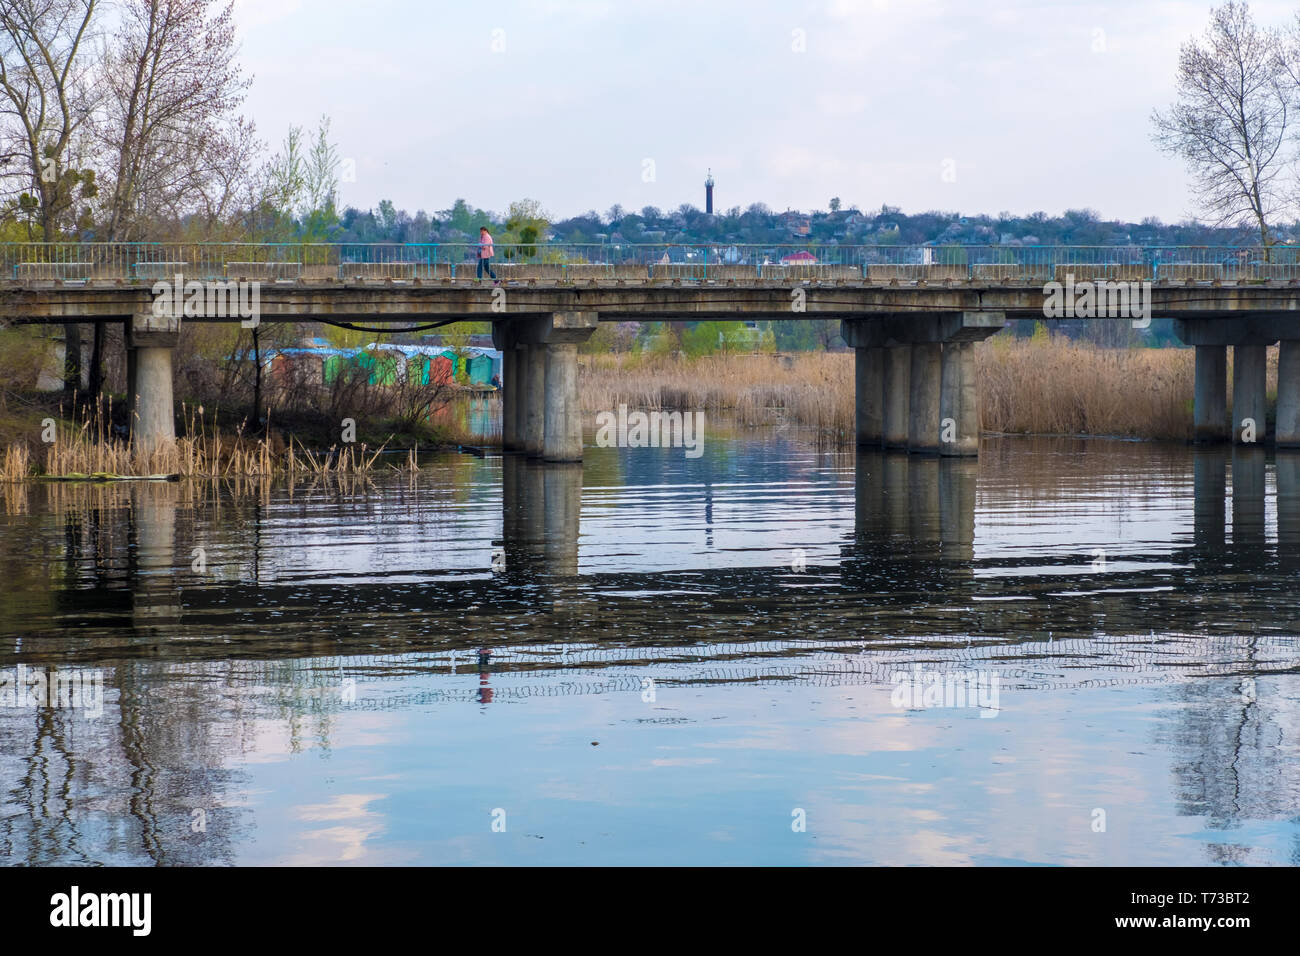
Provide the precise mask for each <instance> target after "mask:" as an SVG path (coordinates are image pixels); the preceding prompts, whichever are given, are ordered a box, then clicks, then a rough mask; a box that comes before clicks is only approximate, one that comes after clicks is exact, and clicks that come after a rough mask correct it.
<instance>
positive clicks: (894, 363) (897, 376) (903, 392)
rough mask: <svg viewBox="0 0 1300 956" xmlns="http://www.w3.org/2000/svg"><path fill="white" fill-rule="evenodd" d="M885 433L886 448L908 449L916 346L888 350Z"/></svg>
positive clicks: (886, 360)
mask: <svg viewBox="0 0 1300 956" xmlns="http://www.w3.org/2000/svg"><path fill="white" fill-rule="evenodd" d="M882 378H883V385H884V393H885V394H884V399H885V408H884V432H885V447H886V448H906V447H907V431H908V423H909V420H910V419H909V416H908V408H909V406H910V401H911V394H912V346H910V345H898V346H894V347H893V348H887V349H885V373H884V375H883V376H882Z"/></svg>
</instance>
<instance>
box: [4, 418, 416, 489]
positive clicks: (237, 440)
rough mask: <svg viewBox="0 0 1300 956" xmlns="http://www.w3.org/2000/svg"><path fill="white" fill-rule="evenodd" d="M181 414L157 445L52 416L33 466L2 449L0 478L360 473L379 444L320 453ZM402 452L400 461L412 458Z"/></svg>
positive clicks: (17, 447) (24, 450)
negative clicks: (173, 431) (179, 427)
mask: <svg viewBox="0 0 1300 956" xmlns="http://www.w3.org/2000/svg"><path fill="white" fill-rule="evenodd" d="M184 411H185V414H186V415H187V418H188V421H187V426H186V429H185V430H186V433H187V434H186V435H185V437H182V438H178V439H177V440H176V441H175V442H173V443H171V444H169V445H166V446H163V447H159V448H143V449H141V448H138V447H136V446H133V445H129V444H127V443H126V442H123V441H119V440H117V439H115V438H114V437H113V436H112V435H111V434H109V433H108V432H107V430H106V429H107V426H106V425H103V424H100V423H101V422H103V421H105V418H104V417H102V416H101V417H99V418H95V417H94V416H92V415H91V414H90V412H89V411H87V412H86V413H85V415H84V417H83V419H82V422H81V425H80V427H74V426H73V425H71V424H69V423H67V422H62V421H60V422H57V423H56V426H55V428H54V440H53V441H52V442H49V443H46V444H44V445H43V446H41V447H43V450H44V458H45V460H44V463H43V467H41V468H39V469H37V468H36V462H34V461H33V456H32V452H31V450H30V449H29V448H28V446H27V445H26V444H25V443H17V444H14V445H11V446H10V447H8V448H7V449H5V453H4V456H3V458H0V481H10V482H12V481H22V480H24V479H28V478H73V479H79V478H80V479H84V478H97V479H109V478H115V477H149V476H155V477H156V476H163V475H167V476H173V475H178V476H183V477H202V478H232V477H236V476H239V477H243V478H253V477H267V478H269V477H271V476H273V475H278V474H287V475H288V476H289V477H290V478H294V477H296V476H299V475H306V476H327V475H358V474H367V473H369V472H370V471H371V470H372V469H374V467H375V463H376V461H377V460H378V459H379V457H380V456H381V455H382V454H383V453H384V450H385V449H384V446H381V447H379V448H378V449H373V450H372V449H370V448H369V447H368V446H367V445H365V444H362V445H343V446H333V447H331V448H330V449H329V450H328V451H327V452H325V453H323V454H319V455H315V454H312V453H311V452H309V451H308V450H307V449H305V448H303V447H302V446H301V445H297V444H296V443H295V442H292V441H291V442H290V444H289V445H288V446H287V447H286V446H284V443H283V441H281V440H280V439H279V438H278V436H276V435H274V434H273V433H272V431H271V429H270V426H269V425H268V427H267V431H266V434H265V435H264V436H262V437H259V438H250V437H247V436H245V435H243V434H242V433H237V434H235V435H234V436H233V437H232V436H229V435H223V434H222V433H221V432H220V431H219V430H217V429H216V428H213V429H212V430H211V432H209V430H208V425H207V423H206V422H205V421H204V419H203V418H202V416H201V414H200V412H201V409H193V408H190V409H185V410H184ZM414 460H415V459H414V458H413V457H411V458H408V460H407V462H406V463H405V465H404V467H405V466H406V465H410V464H411V463H412V462H414Z"/></svg>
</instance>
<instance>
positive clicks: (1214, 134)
mask: <svg viewBox="0 0 1300 956" xmlns="http://www.w3.org/2000/svg"><path fill="white" fill-rule="evenodd" d="M1280 49H1281V42H1280V38H1279V36H1278V34H1277V33H1276V32H1275V31H1272V30H1268V29H1265V28H1261V27H1259V26H1258V25H1257V24H1256V23H1255V21H1254V19H1253V17H1252V16H1251V13H1250V7H1249V5H1248V4H1246V3H1244V2H1243V3H1237V2H1235V0H1230V2H1228V3H1226V4H1224V5H1223V6H1221V7H1216V8H1215V9H1214V10H1212V11H1211V14H1210V25H1209V28H1208V29H1207V30H1206V31H1205V36H1204V38H1203V40H1202V41H1201V42H1197V41H1196V40H1189V41H1188V42H1187V43H1184V44H1183V46H1182V49H1181V51H1180V52H1179V57H1178V100H1177V102H1175V103H1174V104H1172V105H1171V106H1170V107H1169V109H1168V110H1167V111H1164V112H1162V111H1160V110H1156V111H1155V112H1154V113H1153V114H1152V121H1153V123H1154V125H1155V130H1156V131H1155V134H1154V137H1153V138H1154V140H1155V143H1156V145H1157V146H1158V147H1160V149H1162V150H1163V151H1165V152H1167V153H1171V154H1173V155H1177V156H1180V157H1182V158H1183V159H1184V160H1185V161H1186V162H1187V165H1188V168H1189V170H1190V171H1191V173H1192V176H1193V181H1194V188H1195V191H1196V195H1197V199H1198V201H1199V203H1200V205H1201V207H1202V209H1203V211H1204V212H1205V214H1206V215H1207V216H1208V217H1209V218H1210V219H1211V220H1212V221H1213V223H1214V225H1216V226H1221V225H1226V224H1231V225H1238V224H1245V223H1250V224H1252V225H1253V226H1254V227H1256V228H1258V230H1259V237H1260V242H1261V243H1262V244H1263V245H1264V247H1265V250H1266V254H1267V247H1268V246H1269V245H1270V244H1271V242H1272V238H1271V235H1270V232H1269V222H1270V220H1271V219H1272V218H1273V217H1274V215H1276V214H1277V213H1278V211H1279V210H1280V209H1281V208H1282V206H1283V205H1284V196H1283V183H1282V181H1280V180H1279V174H1281V173H1282V172H1283V170H1284V169H1285V167H1286V163H1287V155H1286V152H1287V151H1286V144H1287V139H1288V136H1287V120H1288V106H1289V99H1290V95H1291V94H1290V90H1289V89H1288V88H1287V77H1286V68H1285V65H1284V62H1283V59H1282V57H1281V56H1280V55H1279V54H1280Z"/></svg>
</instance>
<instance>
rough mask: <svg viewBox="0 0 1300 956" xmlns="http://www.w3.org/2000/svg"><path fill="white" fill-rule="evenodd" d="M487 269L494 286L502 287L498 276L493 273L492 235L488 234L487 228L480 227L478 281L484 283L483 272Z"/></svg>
mask: <svg viewBox="0 0 1300 956" xmlns="http://www.w3.org/2000/svg"><path fill="white" fill-rule="evenodd" d="M484 269H486V270H487V273H488V275H490V276H491V277H492V284H493V285H500V284H501V283H500V282H498V281H497V274H496V273H495V272H493V271H492V233H490V232H488V229H487V226H479V229H478V281H479V282H482V281H483V270H484Z"/></svg>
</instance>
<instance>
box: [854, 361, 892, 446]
mask: <svg viewBox="0 0 1300 956" xmlns="http://www.w3.org/2000/svg"><path fill="white" fill-rule="evenodd" d="M853 363H854V365H853V367H854V376H853V377H854V383H853V388H854V412H855V414H854V418H855V422H856V430H857V438H858V445H859V446H860V447H868V448H879V447H880V445H881V443H882V442H883V441H884V437H885V350H884V349H882V348H869V349H854V350H853Z"/></svg>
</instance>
